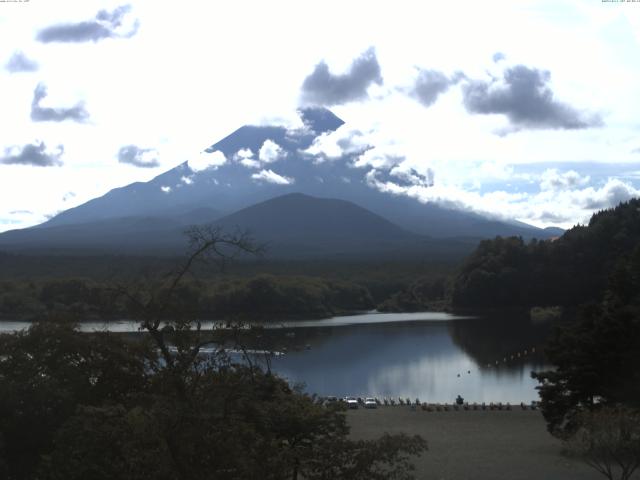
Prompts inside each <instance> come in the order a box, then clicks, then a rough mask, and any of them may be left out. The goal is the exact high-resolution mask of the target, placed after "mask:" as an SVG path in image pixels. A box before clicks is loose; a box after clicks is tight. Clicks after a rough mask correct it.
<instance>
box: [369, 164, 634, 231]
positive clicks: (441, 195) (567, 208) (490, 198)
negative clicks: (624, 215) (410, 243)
mask: <svg viewBox="0 0 640 480" xmlns="http://www.w3.org/2000/svg"><path fill="white" fill-rule="evenodd" d="M545 173H546V172H545ZM379 176H380V172H378V171H376V170H375V169H374V170H371V171H370V172H369V173H368V174H367V181H368V182H369V184H370V185H371V186H373V187H374V188H377V189H379V190H381V191H384V192H389V193H391V194H394V195H407V196H410V197H413V198H416V199H418V200H420V201H422V202H425V203H427V202H432V203H436V204H438V205H441V206H444V207H447V208H457V209H463V210H469V211H474V212H477V213H481V214H485V215H488V216H491V217H495V218H499V219H503V220H511V219H518V220H521V221H525V222H528V223H531V224H534V225H538V226H542V227H544V226H549V225H556V226H560V227H565V228H568V227H571V226H573V225H575V224H576V223H586V222H587V221H588V219H589V218H590V217H591V215H592V214H593V213H594V212H595V211H598V210H601V209H605V208H612V207H615V206H616V205H618V204H619V203H620V202H624V201H627V200H630V199H631V198H635V197H640V189H636V188H635V187H633V186H632V185H630V184H629V183H626V182H623V181H621V180H620V179H616V178H611V179H608V180H607V181H606V183H605V184H603V185H602V186H600V187H593V186H589V187H584V186H582V187H581V186H580V185H579V183H578V184H574V185H577V186H575V187H574V188H563V189H559V190H558V189H556V190H553V189H542V188H541V189H540V190H539V191H538V192H533V193H526V192H507V191H491V192H487V193H480V192H474V191H469V190H465V189H463V188H460V187H459V186H455V185H447V184H446V183H445V184H435V185H434V186H431V187H429V186H425V185H420V184H416V185H411V186H402V185H399V184H397V183H395V182H393V181H381V180H380V179H379ZM547 176H548V174H547ZM569 176H570V177H573V174H572V175H569ZM558 177H560V178H563V176H562V175H558ZM564 178H565V179H566V176H565V177H564ZM582 185H584V183H582Z"/></svg>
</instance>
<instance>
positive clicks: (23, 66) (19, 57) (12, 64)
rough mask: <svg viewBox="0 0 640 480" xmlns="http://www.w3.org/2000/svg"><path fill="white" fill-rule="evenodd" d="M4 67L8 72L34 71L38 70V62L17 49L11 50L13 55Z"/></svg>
mask: <svg viewBox="0 0 640 480" xmlns="http://www.w3.org/2000/svg"><path fill="white" fill-rule="evenodd" d="M4 68H5V70H7V71H8V72H10V73H20V72H35V71H36V70H38V62H36V61H35V60H31V59H29V58H28V57H27V56H26V55H25V54H24V53H22V52H21V51H19V50H18V51H15V52H13V55H12V56H11V58H10V59H9V61H8V62H7V64H6V65H5V67H4Z"/></svg>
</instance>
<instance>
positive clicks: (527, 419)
mask: <svg viewBox="0 0 640 480" xmlns="http://www.w3.org/2000/svg"><path fill="white" fill-rule="evenodd" d="M347 418H348V421H349V425H351V435H352V437H354V438H356V439H371V438H375V437H377V436H379V435H380V434H382V433H384V432H389V433H392V434H393V433H400V432H404V433H407V434H410V435H414V434H419V435H422V436H423V437H424V438H425V439H426V440H427V441H428V443H429V451H428V452H426V453H425V454H424V455H422V456H421V457H420V458H418V459H417V460H416V462H415V465H416V468H417V470H416V478H418V479H421V480H534V479H535V480H592V479H593V480H597V479H599V478H602V477H601V476H600V475H599V474H598V473H596V472H595V471H593V470H591V469H590V468H589V467H587V466H586V465H584V464H583V463H582V462H580V461H579V460H576V459H570V458H567V457H565V456H564V455H562V444H561V442H559V441H558V440H556V439H554V438H553V437H551V435H549V434H548V433H547V431H546V429H545V422H544V419H543V418H542V414H541V413H540V412H539V411H531V410H526V411H522V410H520V409H514V410H511V411H457V412H456V411H449V412H426V411H423V410H420V409H417V410H412V409H411V408H410V407H406V406H401V407H400V406H396V407H381V408H378V409H376V410H364V409H359V410H350V411H349V412H348V413H347ZM633 478H634V479H637V478H640V476H638V475H636V476H634V477H633Z"/></svg>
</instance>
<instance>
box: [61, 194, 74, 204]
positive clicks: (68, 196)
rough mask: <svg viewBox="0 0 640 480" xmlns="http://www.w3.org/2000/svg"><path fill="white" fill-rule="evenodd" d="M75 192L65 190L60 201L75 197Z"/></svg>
mask: <svg viewBox="0 0 640 480" xmlns="http://www.w3.org/2000/svg"><path fill="white" fill-rule="evenodd" d="M75 196H76V193H75V192H67V193H65V194H64V195H63V196H62V201H63V202H67V201H69V200H71V199H72V198H75Z"/></svg>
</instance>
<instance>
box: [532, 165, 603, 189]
mask: <svg viewBox="0 0 640 480" xmlns="http://www.w3.org/2000/svg"><path fill="white" fill-rule="evenodd" d="M590 180H591V178H590V177H589V176H588V175H587V176H584V177H583V176H582V175H580V174H579V173H578V172H576V171H575V170H569V171H568V172H564V173H560V172H559V171H558V169H556V168H548V169H547V170H545V171H544V172H542V175H541V181H540V189H541V190H551V191H558V190H572V189H575V188H578V187H584V186H586V185H588V184H589V181H590Z"/></svg>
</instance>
